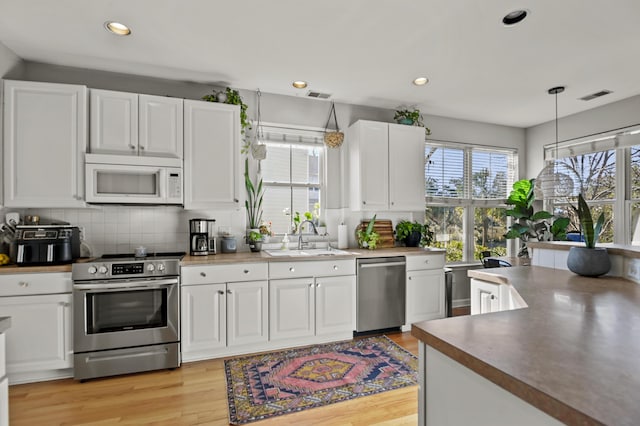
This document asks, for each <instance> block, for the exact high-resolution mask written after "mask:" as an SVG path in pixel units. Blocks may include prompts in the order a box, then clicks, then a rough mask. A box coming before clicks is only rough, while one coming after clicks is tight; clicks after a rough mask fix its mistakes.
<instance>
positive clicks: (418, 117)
mask: <svg viewBox="0 0 640 426" xmlns="http://www.w3.org/2000/svg"><path fill="white" fill-rule="evenodd" d="M393 119H394V120H396V123H398V124H406V125H408V126H418V127H424V131H425V134H426V135H430V134H431V130H430V129H429V128H428V127H427V126H425V125H424V118H423V117H422V114H421V113H420V110H419V109H417V108H414V109H412V110H410V109H408V108H406V109H398V110H396V113H395V115H394V116H393Z"/></svg>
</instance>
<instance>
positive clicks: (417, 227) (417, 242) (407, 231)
mask: <svg viewBox="0 0 640 426" xmlns="http://www.w3.org/2000/svg"><path fill="white" fill-rule="evenodd" d="M396 239H397V240H398V241H402V242H403V243H404V244H405V245H406V246H407V247H419V246H428V245H430V244H431V243H432V242H433V231H431V229H429V225H427V224H422V223H420V222H417V221H414V222H410V221H408V220H401V221H400V222H398V224H397V225H396Z"/></svg>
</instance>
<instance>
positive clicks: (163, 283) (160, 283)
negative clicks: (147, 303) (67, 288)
mask: <svg viewBox="0 0 640 426" xmlns="http://www.w3.org/2000/svg"><path fill="white" fill-rule="evenodd" d="M175 284H178V280H177V279H169V280H155V281H131V282H126V283H109V284H74V285H73V289H74V290H120V289H129V290H138V289H140V290H142V289H149V288H160V287H167V286H170V285H175Z"/></svg>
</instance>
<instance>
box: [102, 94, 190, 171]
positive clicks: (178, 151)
mask: <svg viewBox="0 0 640 426" xmlns="http://www.w3.org/2000/svg"><path fill="white" fill-rule="evenodd" d="M89 146H90V151H91V153H93V154H120V155H144V156H149V157H171V158H182V153H183V111H182V99H178V98H169V97H163V96H152V95H138V94H137V93H128V92H116V91H112V90H99V89H91V139H90V145H89Z"/></svg>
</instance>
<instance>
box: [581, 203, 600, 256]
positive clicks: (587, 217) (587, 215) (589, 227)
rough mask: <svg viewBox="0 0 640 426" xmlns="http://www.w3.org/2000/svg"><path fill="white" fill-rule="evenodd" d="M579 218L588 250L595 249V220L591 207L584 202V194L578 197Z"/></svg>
mask: <svg viewBox="0 0 640 426" xmlns="http://www.w3.org/2000/svg"><path fill="white" fill-rule="evenodd" d="M578 217H579V218H580V225H581V226H582V233H583V234H584V243H585V245H586V246H587V248H594V247H595V246H596V242H595V234H594V229H593V218H592V217H591V210H590V209H589V205H588V204H587V202H586V201H585V200H584V197H583V196H582V194H579V195H578ZM603 221H604V219H603Z"/></svg>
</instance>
